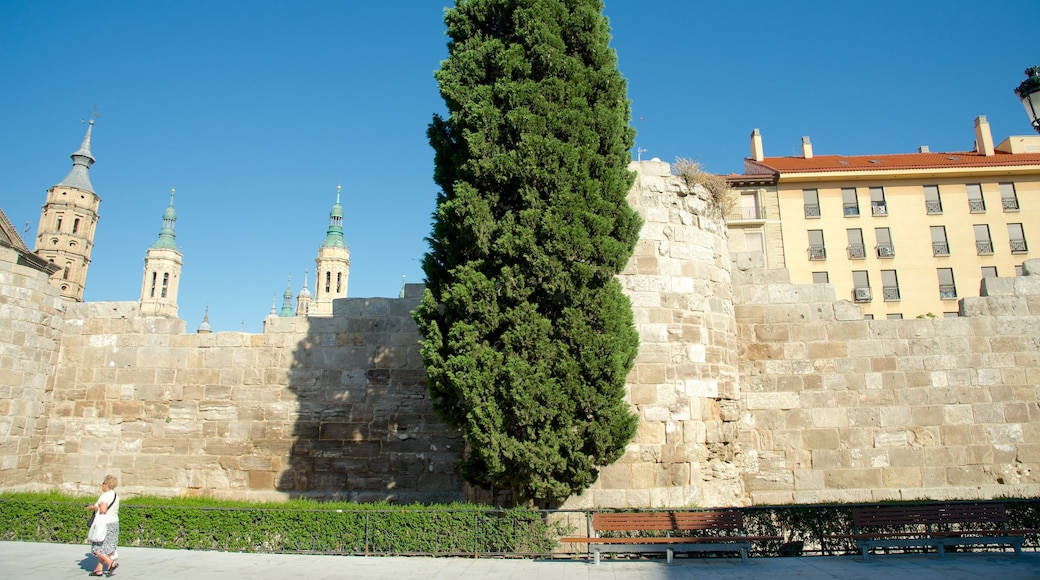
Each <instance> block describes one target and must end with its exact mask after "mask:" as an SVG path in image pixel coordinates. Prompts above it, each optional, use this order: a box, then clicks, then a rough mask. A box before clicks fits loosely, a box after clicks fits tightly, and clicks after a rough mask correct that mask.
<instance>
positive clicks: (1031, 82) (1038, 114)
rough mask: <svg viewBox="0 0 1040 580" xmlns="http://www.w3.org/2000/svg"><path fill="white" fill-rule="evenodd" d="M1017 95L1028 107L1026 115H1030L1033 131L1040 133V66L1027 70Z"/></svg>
mask: <svg viewBox="0 0 1040 580" xmlns="http://www.w3.org/2000/svg"><path fill="white" fill-rule="evenodd" d="M1015 94H1016V95H1018V98H1020V99H1022V104H1023V105H1025V107H1026V114H1027V115H1029V122H1030V123H1031V124H1032V125H1033V129H1036V132H1037V133H1040V66H1033V67H1029V68H1027V69H1026V80H1024V81H1022V84H1020V85H1018V88H1017V89H1015Z"/></svg>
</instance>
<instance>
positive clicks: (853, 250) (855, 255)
mask: <svg viewBox="0 0 1040 580" xmlns="http://www.w3.org/2000/svg"><path fill="white" fill-rule="evenodd" d="M846 250H847V251H848V253H849V259H850V260H864V259H866V257H867V250H866V248H865V247H863V244H849V247H848V248H846Z"/></svg>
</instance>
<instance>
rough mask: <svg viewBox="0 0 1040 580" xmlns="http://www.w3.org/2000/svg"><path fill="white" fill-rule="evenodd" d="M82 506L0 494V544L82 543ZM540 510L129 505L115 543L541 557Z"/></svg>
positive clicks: (550, 537)
mask: <svg viewBox="0 0 1040 580" xmlns="http://www.w3.org/2000/svg"><path fill="white" fill-rule="evenodd" d="M90 501H91V500H84V499H82V498H69V497H62V496H58V495H57V494H5V495H0V539H3V540H19V541H32V542H57V543H84V542H85V537H86V533H87V520H88V518H89V515H90V513H89V512H88V511H86V510H85V509H83V506H84V505H86V504H87V503H90ZM556 528H557V526H554V525H552V524H550V523H547V521H546V515H545V514H544V513H541V512H537V511H532V510H525V509H519V508H518V509H511V510H496V509H491V508H485V507H481V506H473V505H464V504H454V505H445V506H425V505H414V506H397V505H390V504H385V503H382V504H349V503H343V504H331V503H322V504H318V503H315V502H309V501H291V502H287V503H275V504H238V505H236V504H233V503H231V502H217V501H210V500H175V499H157V498H134V499H133V500H128V501H126V503H124V504H122V505H121V506H120V510H119V540H120V544H121V545H124V546H146V547H157V548H173V549H186V550H223V551H232V552H303V553H325V554H368V553H380V554H437V555H451V554H467V555H472V554H475V553H478V554H498V553H510V554H529V553H547V552H549V551H551V550H552V549H553V548H554V547H555V546H556V540H555V538H556V537H558V536H559V535H560V534H561V533H562V530H558V529H556Z"/></svg>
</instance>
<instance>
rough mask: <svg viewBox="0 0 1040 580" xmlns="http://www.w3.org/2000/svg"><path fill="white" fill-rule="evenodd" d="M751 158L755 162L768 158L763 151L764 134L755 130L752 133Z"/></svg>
mask: <svg viewBox="0 0 1040 580" xmlns="http://www.w3.org/2000/svg"><path fill="white" fill-rule="evenodd" d="M751 158H752V159H754V160H755V161H762V160H763V159H765V158H766V156H765V154H764V153H763V151H762V134H761V133H759V132H758V129H755V130H754V131H752V132H751Z"/></svg>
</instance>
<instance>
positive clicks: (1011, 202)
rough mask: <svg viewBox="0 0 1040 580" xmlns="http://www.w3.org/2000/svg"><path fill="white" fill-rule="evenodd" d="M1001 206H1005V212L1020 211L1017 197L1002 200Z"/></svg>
mask: <svg viewBox="0 0 1040 580" xmlns="http://www.w3.org/2000/svg"><path fill="white" fill-rule="evenodd" d="M1000 204H1001V205H1002V206H1004V211H1018V198H1016V197H1005V198H1003V199H1001V200H1000Z"/></svg>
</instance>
